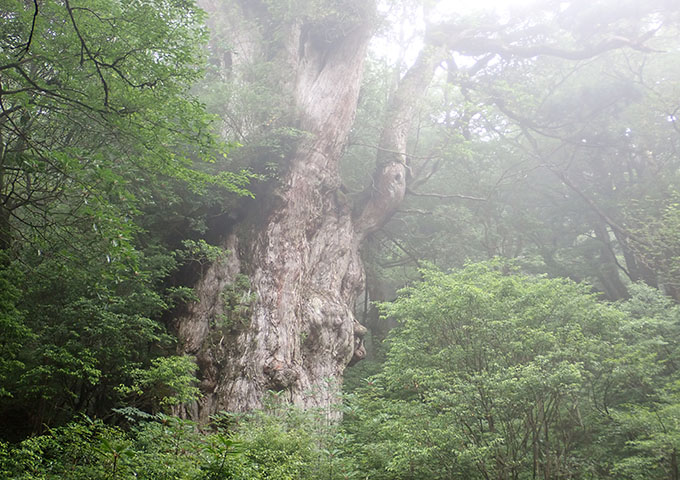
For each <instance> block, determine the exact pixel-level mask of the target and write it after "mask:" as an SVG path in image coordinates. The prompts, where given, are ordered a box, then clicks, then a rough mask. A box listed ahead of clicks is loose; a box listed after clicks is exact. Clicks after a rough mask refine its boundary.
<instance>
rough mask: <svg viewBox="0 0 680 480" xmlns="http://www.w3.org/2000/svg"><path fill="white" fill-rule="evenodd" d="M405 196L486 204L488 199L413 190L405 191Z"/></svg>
mask: <svg viewBox="0 0 680 480" xmlns="http://www.w3.org/2000/svg"><path fill="white" fill-rule="evenodd" d="M406 194H407V195H412V196H414V197H428V198H439V199H442V200H450V199H459V200H474V201H478V202H488V201H489V199H488V198H481V197H472V196H470V195H460V194H457V193H452V194H443V193H421V192H414V191H413V190H410V189H407V190H406Z"/></svg>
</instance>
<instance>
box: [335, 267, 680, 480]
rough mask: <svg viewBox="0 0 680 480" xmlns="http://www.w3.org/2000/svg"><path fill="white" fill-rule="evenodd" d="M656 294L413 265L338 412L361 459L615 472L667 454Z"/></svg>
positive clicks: (439, 474) (402, 473)
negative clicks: (414, 278)
mask: <svg viewBox="0 0 680 480" xmlns="http://www.w3.org/2000/svg"><path fill="white" fill-rule="evenodd" d="M667 302H668V301H667V300H664V299H663V297H661V296H659V294H658V293H654V292H652V291H650V290H649V289H645V288H644V287H639V289H638V290H636V296H635V297H634V298H633V299H631V300H630V302H628V303H626V304H623V305H622V306H621V308H620V309H616V308H613V307H612V306H610V305H607V304H604V303H601V302H599V301H598V300H597V299H596V297H595V296H593V295H592V294H591V293H589V291H588V289H587V288H586V287H584V286H582V285H577V284H575V283H572V282H570V281H566V280H561V279H555V280H549V279H545V278H535V277H529V276H525V275H521V274H518V273H514V274H513V273H511V269H509V268H508V267H507V266H505V265H503V264H501V263H491V264H488V263H487V264H480V265H471V266H468V267H466V268H464V269H462V270H460V271H457V272H454V273H451V274H444V273H441V272H438V271H424V272H423V281H422V282H420V283H418V284H416V285H414V286H413V287H410V288H408V289H405V290H404V291H403V292H402V293H401V296H400V297H399V298H398V299H397V300H396V301H395V302H393V303H391V304H385V305H384V306H383V309H384V312H385V314H386V315H390V316H391V317H394V318H395V319H397V320H398V321H399V322H400V324H401V326H400V327H399V328H397V329H396V330H395V331H393V332H392V334H391V336H390V337H389V339H388V342H389V350H388V353H387V360H386V362H385V364H384V366H383V369H382V371H381V372H380V373H378V374H377V375H375V376H373V377H370V378H368V379H367V380H366V383H365V386H364V387H363V388H360V389H359V390H358V393H357V395H356V397H355V398H354V400H353V401H352V405H353V407H352V408H350V412H351V415H348V417H346V428H347V430H348V432H349V433H351V434H352V435H353V436H354V437H355V440H354V441H355V445H356V447H355V448H358V449H359V451H358V452H357V458H358V459H359V460H358V462H359V464H360V469H361V471H363V472H364V473H365V474H366V475H367V476H368V477H369V478H376V479H380V478H385V479H388V478H391V479H395V478H423V479H425V478H428V479H436V478H442V479H443V478H470V479H474V478H489V477H491V478H533V477H534V476H540V477H541V478H564V477H565V476H566V477H575V478H620V477H618V476H617V475H618V474H622V472H624V470H625V469H629V470H630V471H631V472H632V471H633V470H634V468H633V467H632V466H630V465H632V463H631V462H633V463H635V462H643V461H646V462H647V465H649V464H651V463H652V462H653V461H655V460H656V461H658V460H659V459H661V458H664V459H666V460H668V458H670V455H671V454H672V452H673V448H674V445H675V444H674V443H673V440H670V439H669V438H668V437H667V436H664V435H668V433H667V432H669V431H670V430H669V429H671V428H674V425H675V423H674V420H671V419H673V418H674V417H673V415H674V412H675V411H676V408H677V407H676V404H675V399H673V400H670V399H669V396H668V395H666V394H663V393H662V392H663V389H664V386H665V383H666V382H667V381H668V379H669V378H674V376H675V375H676V372H675V367H674V366H673V367H672V366H671V362H673V363H674V361H673V360H674V357H675V356H676V351H675V347H674V346H673V348H672V350H664V348H663V347H664V345H665V344H666V345H674V342H673V340H672V339H673V338H675V335H676V333H677V328H678V320H679V317H678V316H677V309H675V308H673V309H671V310H667V308H666V307H668V306H669V305H668V303H667ZM633 312H637V313H636V314H633ZM664 317H665V318H664ZM669 332H673V334H672V335H670V336H669V335H668V333H669ZM663 338H667V339H668V342H665V341H664V340H663ZM672 359H673V360H672ZM662 399H663V400H662ZM613 412H619V413H616V414H614V413H613ZM625 412H630V413H625ZM642 412H649V413H648V416H649V418H650V420H649V422H648V423H649V425H657V428H656V429H650V428H647V429H641V430H639V431H638V432H637V433H636V434H635V436H633V435H632V434H631V432H633V431H634V429H635V428H636V427H635V426H634V423H632V424H631V425H630V426H628V427H626V420H625V419H627V418H629V419H632V418H638V419H639V418H641V413H642ZM653 418H656V424H655V423H654V422H653V421H652V419H653ZM664 429H665V430H664ZM662 432H663V433H662ZM630 438H636V439H635V440H633V441H630V440H629V439H630ZM627 439H628V440H627ZM626 442H627V443H626ZM664 442H665V443H664ZM624 445H627V447H624ZM662 447H663V448H662ZM637 452H643V453H642V454H641V455H637ZM654 452H657V453H654ZM655 455H656V456H655ZM646 457H648V458H647V460H644V458H646ZM643 463H644V462H643ZM667 464H669V462H668V461H667ZM636 465H638V467H639V466H640V465H641V463H636ZM636 468H637V467H636ZM640 468H642V467H640ZM662 470H663V469H660V470H659V472H661V471H662ZM638 471H643V470H640V469H638ZM663 471H666V470H663ZM631 475H632V474H631ZM659 475H660V476H659V477H656V476H655V477H648V478H665V477H663V474H661V473H660V474H659ZM626 478H638V477H626ZM640 478H642V477H640Z"/></svg>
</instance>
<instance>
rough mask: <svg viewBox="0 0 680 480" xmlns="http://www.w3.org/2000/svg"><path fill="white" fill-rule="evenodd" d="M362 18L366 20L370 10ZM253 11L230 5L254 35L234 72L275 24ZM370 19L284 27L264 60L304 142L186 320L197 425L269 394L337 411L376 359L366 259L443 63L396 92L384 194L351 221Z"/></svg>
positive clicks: (421, 70)
mask: <svg viewBox="0 0 680 480" xmlns="http://www.w3.org/2000/svg"><path fill="white" fill-rule="evenodd" d="M349 3H351V2H349ZM355 3H356V2H355ZM360 4H361V5H362V7H361V8H364V9H365V8H366V5H369V4H370V2H365V1H362V2H360ZM243 5H244V6H243V8H240V9H235V8H234V4H232V5H231V10H230V12H229V13H230V15H234V14H235V13H238V15H240V16H242V17H245V18H244V21H243V23H241V24H240V25H249V26H250V27H249V28H250V30H249V31H246V32H242V31H240V30H239V28H238V26H239V23H238V22H239V20H237V21H236V22H231V25H232V27H230V28H229V29H228V30H231V34H232V36H233V37H234V38H236V39H237V41H235V42H234V44H233V46H232V48H233V49H234V50H235V51H233V52H232V56H233V57H235V58H236V57H238V56H239V51H238V45H240V44H242V45H245V46H247V50H248V55H255V54H254V53H253V45H254V44H255V43H256V42H254V41H253V38H254V37H256V36H257V35H258V34H259V33H260V32H256V31H253V30H252V25H255V24H258V22H259V23H260V24H267V25H268V26H269V27H271V25H273V24H274V23H273V19H272V18H271V17H267V15H268V14H269V12H268V10H267V8H266V7H265V5H264V3H259V2H243ZM357 5H359V3H357ZM205 6H206V7H210V8H212V9H213V12H212V13H211V16H213V18H215V17H214V15H218V14H219V13H220V10H219V3H215V2H214V0H213V1H212V3H211V4H209V5H205ZM364 14H365V12H364ZM360 18H363V15H357V16H356V17H355V18H354V20H353V21H348V20H347V18H346V17H343V18H341V19H336V18H333V17H332V15H331V16H330V17H329V18H324V19H323V21H322V22H321V23H320V22H319V21H318V20H317V21H312V20H309V21H304V20H299V19H296V20H291V21H289V22H287V23H286V22H280V23H277V24H276V35H277V36H278V41H277V43H276V47H275V48H274V49H271V48H270V50H269V51H268V52H266V54H264V55H263V57H266V58H275V59H277V61H278V62H279V64H280V65H281V67H282V68H285V71H282V73H281V78H282V80H281V88H282V89H284V90H285V91H286V92H287V93H288V94H289V95H290V97H291V98H292V99H293V101H292V102H291V103H292V105H293V108H292V112H291V118H293V119H294V120H293V121H292V123H291V125H290V126H291V127H292V128H295V129H296V130H298V131H302V132H304V134H303V135H301V137H300V139H299V140H298V142H297V145H296V146H295V148H294V150H293V153H292V154H290V155H289V156H288V157H287V158H286V159H285V164H284V165H283V166H282V170H281V173H280V180H279V183H278V185H277V186H276V187H275V188H274V189H273V191H270V192H265V193H264V194H260V196H259V197H258V199H257V203H258V206H257V207H256V208H255V210H257V215H251V216H249V217H248V218H247V219H246V220H245V221H243V222H241V223H240V224H239V225H238V226H236V227H235V229H234V230H233V231H232V232H231V233H229V234H228V236H227V238H226V240H225V242H224V248H225V249H226V250H228V251H229V252H230V253H229V255H228V256H227V257H226V258H225V259H224V260H223V261H222V262H217V263H215V264H214V265H212V266H211V267H210V268H209V270H208V271H207V272H206V273H205V274H204V275H203V276H202V278H201V280H200V281H199V283H198V285H197V286H196V292H197V295H198V298H199V300H198V301H197V302H195V303H193V304H191V305H189V306H188V308H187V311H186V312H185V314H184V315H182V316H181V317H180V318H178V319H177V320H176V328H177V332H178V335H179V338H180V340H181V345H182V347H181V349H182V352H184V353H188V354H193V355H195V356H196V358H197V362H198V365H199V370H200V371H199V376H200V380H201V383H200V386H201V391H202V393H203V398H202V400H201V401H200V402H199V404H198V405H195V406H194V408H193V410H192V411H188V412H185V413H188V414H189V415H191V416H192V417H194V418H197V419H199V420H202V421H205V420H207V418H208V416H209V415H211V414H212V413H215V412H216V411H219V410H236V411H240V410H248V409H252V408H256V407H258V406H260V405H261V401H262V398H263V396H264V394H265V392H266V391H267V390H275V391H279V392H281V395H282V396H283V397H284V398H285V399H287V400H288V401H291V402H293V403H295V404H297V405H300V406H304V407H313V406H323V407H327V406H329V405H330V404H333V403H335V397H334V388H335V386H337V384H338V383H339V382H340V381H341V378H342V373H343V370H344V369H345V367H346V366H347V365H348V363H350V362H351V361H352V360H354V361H356V360H358V359H361V358H363V356H364V355H365V350H364V347H363V343H362V337H363V334H364V333H365V331H366V329H365V328H364V327H363V326H362V325H360V324H359V323H358V322H357V320H356V319H355V318H354V315H353V307H354V303H355V300H356V298H357V296H358V294H359V293H360V292H361V291H362V289H363V288H364V285H363V283H364V272H363V267H362V264H361V260H360V256H359V249H360V246H361V242H362V240H363V239H364V238H365V237H366V236H367V235H369V234H370V233H371V232H373V231H375V230H376V229H377V228H380V226H382V225H383V224H384V223H385V222H386V221H387V220H388V219H389V218H390V217H391V216H392V215H393V214H394V212H395V211H396V208H397V206H398V205H399V203H400V202H401V201H402V199H403V197H404V193H405V189H406V175H407V165H406V164H407V162H406V157H405V152H406V142H407V135H408V131H409V128H410V125H411V118H412V117H413V116H414V112H415V109H416V107H417V103H418V100H419V99H420V98H421V96H422V93H423V92H424V90H425V88H426V87H427V85H428V84H429V83H430V81H431V79H432V76H433V74H434V71H435V69H436V67H437V65H438V64H439V62H440V58H438V57H439V56H440V55H441V54H442V51H441V50H440V49H437V48H427V49H425V50H424V51H423V53H422V54H421V55H420V57H419V59H418V61H417V62H416V64H415V65H414V66H413V67H412V68H411V70H410V71H409V72H408V74H407V75H406V76H405V77H404V79H403V81H402V82H401V85H400V86H399V88H398V89H397V91H396V92H395V94H394V96H393V98H392V100H391V102H390V106H389V109H388V115H387V118H388V121H387V122H386V124H385V128H384V130H383V133H382V136H381V139H380V151H381V153H380V154H379V156H378V159H377V160H378V162H377V168H376V172H375V174H374V176H373V184H372V185H371V186H369V188H367V191H366V192H365V195H364V200H363V202H362V203H360V204H359V205H358V206H357V207H356V208H353V205H351V204H350V201H349V200H348V199H347V197H346V196H345V195H344V194H343V193H342V191H341V189H340V187H341V180H340V176H339V168H338V162H339V160H340V157H341V155H342V151H343V148H344V145H345V142H346V140H347V136H348V133H349V130H350V128H351V126H352V123H353V121H354V115H355V112H356V108H357V101H358V93H359V87H360V82H361V73H362V70H363V62H364V57H365V53H366V48H367V45H368V41H369V39H370V36H371V33H372V32H371V25H370V24H369V23H367V22H362V21H360V20H359V19H360ZM323 22H326V24H324V23H323ZM329 22H330V25H331V26H332V27H333V28H330V27H329V26H328V23H329ZM260 40H261V41H262V42H263V44H265V45H267V42H266V41H264V38H260ZM270 45H271V43H270ZM244 54H245V53H244ZM227 63H229V64H230V65H232V64H235V62H227Z"/></svg>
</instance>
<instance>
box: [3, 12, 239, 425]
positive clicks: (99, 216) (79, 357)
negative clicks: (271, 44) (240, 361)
mask: <svg viewBox="0 0 680 480" xmlns="http://www.w3.org/2000/svg"><path fill="white" fill-rule="evenodd" d="M36 9H37V10H36ZM2 11H3V23H2V26H0V70H2V72H3V76H2V88H1V89H0V103H1V104H2V111H3V113H2V115H1V116H0V287H2V289H1V290H0V291H1V292H2V293H0V326H2V330H3V341H2V344H0V345H1V350H2V351H1V353H2V360H0V380H1V381H2V387H0V425H1V426H2V428H0V431H1V432H2V433H1V435H2V436H3V438H20V437H22V436H24V435H27V434H30V433H38V432H40V431H42V430H43V429H44V428H46V426H55V425H63V424H64V423H66V422H68V421H69V420H71V419H72V418H73V416H74V415H77V414H78V413H83V412H84V413H87V414H89V415H91V416H101V415H104V414H105V413H106V412H108V411H110V409H111V408H112V407H116V406H120V405H121V402H123V401H126V400H130V399H129V398H126V396H125V395H126V393H125V392H127V393H128V394H129V393H131V392H133V391H134V392H142V394H141V395H138V396H137V397H136V398H135V399H134V404H135V405H136V406H138V407H140V408H146V409H148V410H153V411H158V410H160V409H162V408H168V407H169V406H170V405H171V404H176V403H178V402H184V401H187V400H189V399H191V398H194V397H195V395H196V393H197V391H196V389H195V387H194V386H193V384H192V380H191V378H193V375H192V374H193V372H194V370H193V368H194V366H193V363H192V362H191V361H190V360H189V359H185V358H180V357H172V356H168V354H170V353H172V352H173V351H174V339H173V337H172V336H171V335H169V334H168V332H167V330H166V328H165V325H164V324H163V323H162V322H161V321H160V320H161V318H162V316H163V314H165V313H166V312H167V311H168V310H169V309H170V308H173V307H175V306H177V305H179V304H181V303H182V302H186V301H190V300H191V299H192V298H194V297H193V292H192V291H191V289H189V288H187V287H186V286H185V285H183V284H182V280H181V279H176V278H172V277H173V275H177V272H178V270H179V269H181V268H183V267H185V266H186V265H188V264H189V265H191V266H192V267H193V266H196V265H198V266H200V265H202V264H205V263H207V262H212V261H214V260H215V259H217V258H218V257H220V256H221V255H223V254H224V252H222V251H221V249H220V248H218V247H215V246H212V245H210V244H208V243H207V242H206V241H205V240H202V239H198V238H197V237H198V236H199V235H200V234H204V233H205V232H206V230H207V229H208V228H209V227H208V220H207V218H208V217H209V216H210V215H214V211H215V209H216V205H218V206H219V208H220V209H224V208H227V207H228V205H229V204H230V203H229V202H233V200H232V199H231V197H233V196H234V194H236V195H248V194H249V193H248V192H247V191H246V190H245V186H246V185H247V183H248V180H249V178H250V175H248V174H247V173H243V172H241V173H234V172H232V171H230V166H229V165H228V163H227V162H226V161H225V159H224V158H225V156H226V151H227V150H228V148H229V146H228V145H223V144H222V143H221V142H220V141H218V140H217V138H216V137H215V136H214V135H213V134H212V126H211V125H212V121H213V118H212V116H210V115H208V114H206V112H205V111H204V108H203V105H202V104H201V103H200V102H198V101H197V100H196V98H195V97H194V96H193V95H192V94H191V93H190V89H191V87H192V84H193V83H194V82H196V81H197V80H198V79H200V78H201V76H202V70H203V64H204V60H205V59H204V56H203V51H204V44H205V41H206V40H207V36H206V31H205V27H204V26H203V24H202V22H203V20H204V16H203V13H202V12H201V11H200V10H199V9H198V8H197V7H196V5H195V3H194V2H193V1H182V2H167V1H165V0H158V1H156V0H153V1H150V2H139V1H135V0H125V1H121V2H109V1H99V0H96V1H87V2H81V1H77V0H69V1H64V2H36V3H35V4H33V3H32V2H29V3H26V2H21V1H14V0H7V1H5V2H3V5H2ZM34 20H35V21H34ZM217 159H219V161H218V160H217ZM220 211H221V210H220ZM5 332H6V335H5Z"/></svg>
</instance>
